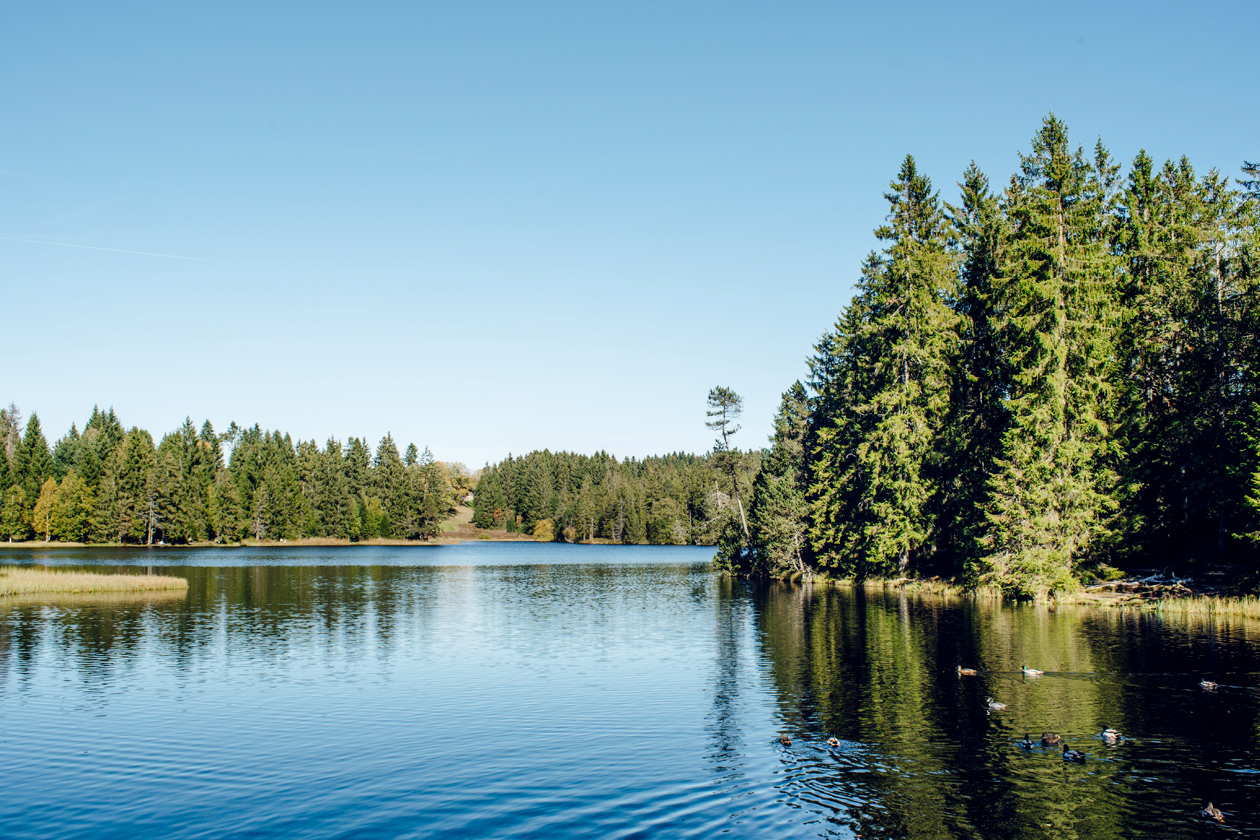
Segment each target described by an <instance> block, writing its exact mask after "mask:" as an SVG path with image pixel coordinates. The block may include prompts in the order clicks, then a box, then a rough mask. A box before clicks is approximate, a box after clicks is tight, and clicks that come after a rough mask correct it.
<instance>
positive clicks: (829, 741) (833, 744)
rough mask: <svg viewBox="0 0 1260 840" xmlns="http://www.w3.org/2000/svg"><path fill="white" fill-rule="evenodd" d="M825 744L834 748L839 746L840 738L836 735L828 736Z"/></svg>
mask: <svg viewBox="0 0 1260 840" xmlns="http://www.w3.org/2000/svg"><path fill="white" fill-rule="evenodd" d="M827 746H829V747H831V748H832V749H835V748H836V747H839V746H840V739H839V738H836V737H831V738H828V739H827Z"/></svg>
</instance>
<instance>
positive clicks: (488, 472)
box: [473, 451, 759, 545]
mask: <svg viewBox="0 0 1260 840" xmlns="http://www.w3.org/2000/svg"><path fill="white" fill-rule="evenodd" d="M758 459H759V453H749V454H747V455H744V456H743V458H742V460H743V461H744V462H746V464H747V466H746V467H745V468H744V469H743V470H742V471H741V475H740V484H741V486H742V487H743V489H744V491H745V492H747V491H748V488H749V485H750V483H751V480H752V475H753V473H754V472H755V467H756V464H757V463H758ZM734 495H735V491H734V489H733V488H732V486H731V484H730V482H729V479H727V478H725V477H724V476H723V475H722V473H721V472H719V471H718V470H717V469H716V467H715V458H714V455H704V456H697V455H685V454H682V453H677V454H673V455H665V456H658V457H650V458H644V459H642V460H638V459H634V458H627V459H625V460H622V461H619V460H617V459H616V458H614V457H612V456H611V455H608V454H607V453H604V452H598V453H596V454H595V455H592V456H587V455H577V454H572V453H568V452H557V453H552V452H547V451H543V452H531V453H529V454H528V455H525V456H518V457H511V456H509V457H508V458H507V459H505V460H503V461H501V462H499V463H498V464H494V465H492V466H488V467H486V468H485V469H484V470H482V472H481V475H480V477H479V479H478V482H477V493H476V498H475V500H474V502H473V505H474V509H475V511H476V512H475V513H474V515H473V524H474V525H477V526H478V527H481V528H506V529H507V530H510V531H522V532H524V533H527V534H531V535H533V536H534V537H535V538H536V539H544V540H550V539H560V540H567V541H569V542H576V541H580V542H595V541H599V542H612V543H649V544H653V545H713V544H714V543H715V542H716V541H717V540H718V538H719V536H720V535H721V533H722V529H723V527H724V526H725V525H726V523H727V521H728V519H729V518H730V517H731V515H732V512H733V510H734V508H733V501H732V497H733V496H734Z"/></svg>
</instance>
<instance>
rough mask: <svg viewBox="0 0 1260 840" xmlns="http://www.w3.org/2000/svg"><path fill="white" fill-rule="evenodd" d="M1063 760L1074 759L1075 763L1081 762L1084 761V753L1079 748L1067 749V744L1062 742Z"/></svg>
mask: <svg viewBox="0 0 1260 840" xmlns="http://www.w3.org/2000/svg"><path fill="white" fill-rule="evenodd" d="M1063 760H1064V761H1075V762H1076V763H1077V764H1083V763H1084V762H1085V753H1083V752H1081V751H1080V750H1069V749H1068V745H1067V743H1066V742H1065V743H1064V744H1063Z"/></svg>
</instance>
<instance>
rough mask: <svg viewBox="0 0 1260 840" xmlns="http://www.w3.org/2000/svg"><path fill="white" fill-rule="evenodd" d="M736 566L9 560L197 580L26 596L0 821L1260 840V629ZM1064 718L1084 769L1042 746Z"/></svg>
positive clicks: (306, 829)
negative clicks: (757, 577) (908, 591)
mask: <svg viewBox="0 0 1260 840" xmlns="http://www.w3.org/2000/svg"><path fill="white" fill-rule="evenodd" d="M711 555H712V549H706V548H698V547H660V546H642V547H634V546H573V545H560V544H550V545H542V544H534V543H507V544H500V543H485V542H478V543H465V544H462V545H456V546H427V547H422V546H416V547H411V546H400V547H394V546H362V547H340V548H315V547H292V548H215V549H187V548H183V549H178V548H167V549H148V550H146V549H98V548H88V549H63V550H45V549H24V548H12V547H0V564H30V563H40V564H47V565H56V566H66V567H93V566H95V567H106V568H108V569H110V570H118V571H132V572H135V571H140V570H143V569H138V568H137V567H148V568H151V569H152V570H153V571H155V572H162V573H171V574H177V575H180V576H182V577H186V578H188V580H189V583H190V587H189V590H188V592H187V593H186V594H185V593H176V594H158V595H147V596H112V597H87V596H73V597H62V598H56V599H52V600H46V601H43V602H34V601H29V600H22V599H0V762H2V763H0V766H2V767H3V768H4V795H3V797H0V835H3V836H4V837H6V838H41V839H45V840H46V838H71V837H75V838H79V837H84V838H86V837H92V838H219V837H228V836H230V837H240V838H298V837H300V838H420V837H423V838H455V837H474V838H482V837H485V838H495V837H513V838H544V837H545V838H579V837H581V838H667V837H668V838H675V837H713V836H715V835H719V834H721V835H723V836H726V837H731V838H753V837H756V838H764V837H769V836H774V837H817V836H826V837H842V838H846V837H859V836H860V837H862V838H902V837H910V838H930V837H984V838H1007V837H1011V838H1013V837H1020V838H1023V837H1047V838H1050V837H1054V838H1065V837H1066V838H1074V837H1079V838H1130V837H1161V838H1163V837H1170V836H1176V837H1200V836H1201V837H1217V836H1222V835H1225V834H1228V835H1229V836H1260V815H1258V814H1257V810H1258V809H1260V806H1258V805H1256V804H1255V803H1260V758H1258V757H1257V756H1258V753H1257V745H1258V742H1260V691H1257V686H1260V626H1257V625H1256V624H1252V623H1246V622H1243V621H1239V622H1238V623H1226V624H1222V623H1196V622H1191V621H1184V620H1181V621H1179V620H1173V619H1160V618H1159V617H1156V616H1152V615H1141V616H1138V615H1133V614H1125V613H1120V612H1112V611H1106V610H1102V609H1086V608H1078V609H1063V608H1061V609H1059V610H1057V611H1053V610H1049V609H1047V608H1045V607H1034V606H1010V605H1006V606H999V605H996V604H994V603H991V602H974V601H968V600H950V599H939V598H938V599H932V598H918V597H905V596H902V595H899V594H884V593H864V592H862V591H860V590H859V591H852V590H846V589H838V588H830V587H821V586H815V587H800V586H791V585H784V584H772V585H767V584H748V583H743V582H740V581H732V580H729V579H725V578H723V577H721V576H719V575H716V574H714V573H713V571H712V570H711V567H710V565H709V559H710V557H711ZM1024 664H1027V665H1029V666H1032V667H1036V668H1040V669H1044V670H1045V671H1046V672H1047V673H1046V674H1045V675H1043V676H1040V677H1029V676H1025V675H1024V674H1023V673H1022V672H1021V666H1022V665H1024ZM958 665H963V666H968V667H975V668H977V669H979V674H978V675H976V676H962V677H960V676H958V674H957V672H956V667H957V666H958ZM1203 677H1207V678H1208V679H1211V680H1215V681H1216V682H1218V683H1219V684H1220V687H1219V688H1217V689H1216V690H1215V691H1206V690H1204V689H1201V688H1199V686H1198V683H1199V680H1200V679H1201V678H1203ZM990 696H991V697H993V698H995V700H997V701H1000V702H1003V703H1006V704H1007V708H1006V709H1005V710H1001V711H990V710H989V709H988V707H987V704H986V699H987V698H988V697H990ZM1104 726H1111V727H1114V728H1116V729H1118V730H1120V731H1121V732H1122V733H1123V734H1124V736H1125V738H1124V740H1122V741H1121V742H1120V743H1118V744H1115V745H1110V744H1108V743H1106V742H1105V741H1104V740H1103V739H1102V737H1101V735H1100V733H1101V731H1102V729H1103V727H1104ZM1043 731H1049V732H1053V733H1061V734H1062V735H1063V736H1064V737H1065V739H1066V740H1067V741H1068V743H1069V744H1070V745H1071V746H1072V747H1073V748H1076V749H1079V750H1081V751H1083V752H1084V753H1085V754H1086V761H1085V763H1083V764H1067V763H1065V762H1064V761H1062V759H1061V757H1060V752H1059V749H1060V748H1057V747H1056V748H1049V749H1043V748H1041V747H1040V746H1037V747H1035V748H1034V749H1032V750H1025V749H1023V748H1021V747H1020V746H1019V741H1020V740H1021V739H1022V738H1023V736H1024V734H1025V733H1030V734H1031V735H1032V737H1033V739H1034V740H1036V739H1038V738H1039V736H1040V735H1041V733H1042V732H1043ZM780 733H787V734H788V735H789V736H790V737H791V738H792V743H791V745H790V746H785V745H783V744H781V743H780V741H779V734H780ZM829 737H834V738H836V739H838V741H839V746H834V747H832V746H828V744H827V739H828V738H829ZM1209 800H1211V801H1213V802H1215V803H1216V804H1217V805H1219V806H1221V807H1222V808H1223V809H1224V811H1225V812H1226V815H1227V816H1226V820H1227V822H1226V824H1225V825H1223V826H1221V825H1217V824H1215V823H1212V822H1209V821H1208V820H1206V819H1204V818H1203V817H1201V816H1199V815H1198V811H1199V809H1200V808H1202V807H1203V806H1204V804H1206V803H1207V802H1208V801H1209Z"/></svg>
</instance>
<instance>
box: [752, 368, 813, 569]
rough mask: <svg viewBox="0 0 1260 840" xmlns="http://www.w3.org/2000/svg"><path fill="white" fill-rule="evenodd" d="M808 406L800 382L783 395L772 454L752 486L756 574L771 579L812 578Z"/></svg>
mask: <svg viewBox="0 0 1260 840" xmlns="http://www.w3.org/2000/svg"><path fill="white" fill-rule="evenodd" d="M809 418H810V404H809V398H808V395H807V394H806V392H805V386H804V385H802V384H801V383H800V382H795V383H793V385H792V387H791V388H789V389H788V390H787V391H785V392H784V394H783V398H782V400H781V402H780V404H779V413H778V414H777V415H776V416H775V419H774V436H773V437H772V438H771V439H770V440H771V447H770V456H769V458H767V460H766V463H765V465H764V466H763V467H762V469H761V471H760V472H759V473H758V474H757V478H756V481H755V482H754V483H753V493H752V503H751V505H750V506H749V514H748V516H749V520H750V522H749V524H750V526H751V530H752V545H753V548H754V555H755V558H756V559H755V561H754V562H753V564H752V570H751V571H752V573H753V574H756V575H767V576H770V577H784V576H787V575H792V574H798V575H801V576H804V577H808V576H809V575H810V574H811V572H810V569H811V568H812V566H813V562H812V559H813V558H812V557H811V554H810V547H809V533H808V531H809V525H808V519H807V517H808V512H809V505H808V503H807V502H806V499H805V484H806V475H807V474H806V464H805V441H806V436H807V435H808V432H809Z"/></svg>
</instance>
